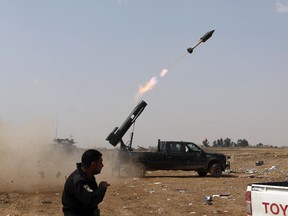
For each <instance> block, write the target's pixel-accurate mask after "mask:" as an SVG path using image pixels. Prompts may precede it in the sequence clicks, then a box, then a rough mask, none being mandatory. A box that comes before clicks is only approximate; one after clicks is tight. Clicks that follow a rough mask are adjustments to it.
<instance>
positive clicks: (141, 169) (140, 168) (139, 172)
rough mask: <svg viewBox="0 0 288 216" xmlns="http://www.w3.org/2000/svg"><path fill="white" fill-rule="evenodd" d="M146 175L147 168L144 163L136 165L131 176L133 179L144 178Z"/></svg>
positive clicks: (133, 166) (132, 168)
mask: <svg viewBox="0 0 288 216" xmlns="http://www.w3.org/2000/svg"><path fill="white" fill-rule="evenodd" d="M145 173H146V167H145V165H144V164H142V163H135V164H133V165H132V167H131V175H132V176H133V177H140V178H141V177H143V176H145Z"/></svg>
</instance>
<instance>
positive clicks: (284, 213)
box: [280, 204, 288, 216]
mask: <svg viewBox="0 0 288 216" xmlns="http://www.w3.org/2000/svg"><path fill="white" fill-rule="evenodd" d="M280 207H281V210H282V211H283V215H284V216H286V210H287V207H288V205H285V206H284V207H283V206H282V204H280Z"/></svg>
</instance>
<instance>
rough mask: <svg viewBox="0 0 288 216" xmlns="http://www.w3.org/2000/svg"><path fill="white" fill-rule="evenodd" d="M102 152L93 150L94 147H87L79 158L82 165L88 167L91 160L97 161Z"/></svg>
mask: <svg viewBox="0 0 288 216" xmlns="http://www.w3.org/2000/svg"><path fill="white" fill-rule="evenodd" d="M101 156H102V154H101V153H100V152H99V151H97V150H95V149H89V150H87V151H85V152H84V153H83V155H82V158H81V163H82V166H83V167H85V168H86V167H89V166H90V165H91V163H92V162H93V161H98V160H99V159H100V157H101Z"/></svg>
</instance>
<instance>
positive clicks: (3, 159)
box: [0, 121, 84, 192]
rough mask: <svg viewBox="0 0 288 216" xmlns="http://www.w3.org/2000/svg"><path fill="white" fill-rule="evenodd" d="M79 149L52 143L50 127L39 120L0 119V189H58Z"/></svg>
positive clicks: (7, 190) (34, 190) (8, 190)
mask: <svg viewBox="0 0 288 216" xmlns="http://www.w3.org/2000/svg"><path fill="white" fill-rule="evenodd" d="M83 151H84V150H81V149H77V148H76V147H74V146H72V147H70V146H68V147H67V146H62V145H59V144H58V145H56V144H54V143H53V130H52V129H51V128H49V125H47V124H45V123H43V122H39V121H38V122H33V123H29V124H27V125H24V126H17V127H15V126H13V125H10V124H7V123H3V122H0V173H1V175H0V192H42V191H59V190H62V188H63V184H64V182H65V178H66V176H67V175H69V174H70V173H71V172H72V171H73V170H74V169H75V164H76V162H78V161H79V160H80V158H81V155H82V153H83Z"/></svg>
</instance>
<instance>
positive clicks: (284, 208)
mask: <svg viewBox="0 0 288 216" xmlns="http://www.w3.org/2000/svg"><path fill="white" fill-rule="evenodd" d="M262 205H264V209H265V213H266V214H269V212H271V213H272V214H274V215H278V214H279V213H280V210H281V211H282V213H283V216H286V211H287V210H288V205H282V204H277V203H272V204H270V203H268V202H262ZM269 210H270V211H269Z"/></svg>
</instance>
